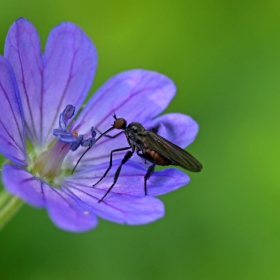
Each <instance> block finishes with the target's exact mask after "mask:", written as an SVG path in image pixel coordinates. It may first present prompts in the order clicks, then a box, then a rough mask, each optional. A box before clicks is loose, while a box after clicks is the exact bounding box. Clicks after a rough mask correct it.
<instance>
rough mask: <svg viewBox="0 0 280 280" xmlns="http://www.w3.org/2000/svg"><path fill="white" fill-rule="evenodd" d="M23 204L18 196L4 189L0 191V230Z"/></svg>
mask: <svg viewBox="0 0 280 280" xmlns="http://www.w3.org/2000/svg"><path fill="white" fill-rule="evenodd" d="M22 205H23V201H21V200H20V199H19V198H18V197H16V196H13V195H11V194H9V193H8V192H6V190H2V191H1V193H0V230H1V229H2V228H3V227H4V226H5V224H6V223H7V222H8V221H9V220H10V219H11V218H12V217H13V216H14V215H15V214H16V213H17V211H18V210H19V209H20V207H21V206H22Z"/></svg>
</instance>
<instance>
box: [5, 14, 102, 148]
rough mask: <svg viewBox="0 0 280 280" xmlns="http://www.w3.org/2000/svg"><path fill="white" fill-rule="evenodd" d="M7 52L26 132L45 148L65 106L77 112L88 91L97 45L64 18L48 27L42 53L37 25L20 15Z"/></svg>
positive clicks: (51, 137) (95, 61)
mask: <svg viewBox="0 0 280 280" xmlns="http://www.w3.org/2000/svg"><path fill="white" fill-rule="evenodd" d="M5 56H6V57H7V58H8V60H9V61H10V62H11V64H12V67H13V68H14V69H15V70H16V71H15V74H16V78H17V81H18V83H19V89H20V92H21V96H22V99H23V108H24V112H25V117H26V123H27V125H28V133H29V134H28V135H29V137H30V139H31V141H32V143H33V144H38V145H40V146H42V145H43V144H45V145H46V146H47V145H48V144H49V143H50V141H51V140H52V139H53V136H52V130H53V129H54V128H55V127H56V126H57V120H58V118H59V114H60V113H61V112H62V111H63V109H64V108H65V107H66V105H68V104H73V105H74V106H75V107H76V109H77V110H78V109H79V107H80V106H81V104H82V103H83V101H84V99H85V97H86V95H87V92H88V90H89V88H90V86H91V83H92V79H93V76H94V73H95V69H96V65H97V55H96V51H95V48H94V46H93V44H92V42H91V41H90V39H89V38H88V37H87V36H86V35H85V34H84V33H83V31H82V30H81V29H80V28H79V27H78V26H76V25H74V24H72V23H67V22H66V23H62V24H60V25H58V26H57V27H56V28H54V29H53V30H52V31H51V33H50V35H49V38H48V41H47V45H46V49H45V54H44V56H43V57H42V56H41V49H40V42H39V36H38V34H37V31H36V29H35V28H34V26H33V25H32V24H31V23H30V22H29V21H27V20H26V19H19V20H18V21H16V22H15V23H14V24H13V25H12V26H11V28H10V30H9V32H8V35H7V38H6V44H5Z"/></svg>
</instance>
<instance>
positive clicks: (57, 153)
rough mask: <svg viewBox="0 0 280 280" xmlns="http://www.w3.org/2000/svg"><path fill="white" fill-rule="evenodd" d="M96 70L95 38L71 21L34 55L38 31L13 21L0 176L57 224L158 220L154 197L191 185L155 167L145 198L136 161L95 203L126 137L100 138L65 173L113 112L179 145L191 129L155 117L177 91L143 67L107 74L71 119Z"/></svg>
mask: <svg viewBox="0 0 280 280" xmlns="http://www.w3.org/2000/svg"><path fill="white" fill-rule="evenodd" d="M96 65H97V55H96V50H95V48H94V46H93V44H92V42H91V41H90V39H89V38H88V37H87V36H86V35H85V34H84V33H83V31H82V30H81V29H80V28H79V27H77V26H76V25H74V24H72V23H68V22H65V23H62V24H60V25H58V26H57V27H55V28H54V29H53V30H52V31H51V33H50V35H49V37H48V40H47V44H46V47H45V52H44V54H43V55H41V49H40V42H39V37H38V34H37V31H36V29H35V28H34V26H33V25H32V24H31V23H30V22H28V21H27V20H25V19H19V20H18V21H16V22H15V23H14V24H13V25H12V26H11V28H10V30H9V32H8V35H7V38H6V44H5V52H4V57H2V56H0V100H1V103H0V128H1V136H0V153H2V154H3V155H4V156H5V157H6V158H7V160H8V161H7V162H6V163H5V164H4V166H3V172H2V180H3V183H4V186H5V188H6V189H7V190H8V191H9V192H10V193H12V194H14V195H16V196H18V197H20V198H21V199H22V200H24V201H25V202H27V203H29V204H31V205H33V206H35V207H46V209H47V211H48V214H49V216H50V218H51V219H52V221H53V222H54V223H55V224H56V225H57V226H58V227H60V228H62V229H65V230H69V231H75V232H80V231H85V230H89V229H91V228H93V227H95V226H96V225H97V216H99V217H101V218H104V219H107V220H110V221H114V222H117V223H125V224H130V225H138V224H146V223H149V222H152V221H155V220H156V219H159V218H161V217H162V216H163V215H164V206H163V204H162V202H161V201H160V200H159V199H158V198H155V197H154V196H158V195H161V194H164V193H167V192H170V191H172V190H175V189H177V188H179V187H181V186H184V185H186V184H187V183H188V182H189V177H188V176H187V175H186V174H185V173H184V172H182V171H180V170H178V169H175V168H166V169H164V170H162V171H156V172H155V173H153V175H152V176H151V178H150V179H149V181H148V194H149V195H148V196H145V195H144V188H143V182H144V181H143V180H144V175H145V173H146V170H147V164H146V163H145V162H143V161H142V160H141V159H140V158H139V157H138V156H135V157H133V158H132V159H131V160H130V161H128V162H127V163H126V164H125V165H124V167H123V169H122V172H121V175H120V177H119V180H118V182H117V184H116V185H115V187H114V188H113V189H112V191H111V192H110V193H109V194H108V196H107V197H106V198H105V199H104V200H103V201H102V202H101V203H98V200H99V199H100V198H101V197H102V196H103V195H104V194H105V192H106V190H107V189H108V187H109V186H110V184H111V182H112V179H113V176H114V172H115V170H116V166H118V164H119V163H120V160H121V158H122V157H123V155H124V153H118V154H116V155H115V157H114V161H113V168H112V169H111V171H110V172H109V173H108V175H107V176H106V178H105V179H104V180H103V181H102V182H100V183H99V184H98V185H97V186H96V187H94V188H93V187H92V185H93V184H94V183H95V182H96V181H98V179H99V178H100V177H101V176H102V175H103V174H104V172H105V170H106V169H107V167H108V162H109V156H110V151H111V150H112V149H115V148H120V147H125V146H128V144H127V141H126V139H125V137H124V135H121V136H119V137H117V138H114V139H110V138H106V137H103V138H101V140H100V141H99V142H97V143H96V145H94V146H93V148H91V149H90V150H89V152H88V153H87V154H86V155H85V157H84V158H83V160H82V161H81V162H80V164H79V166H78V168H77V172H75V173H74V174H73V175H71V170H72V169H73V167H74V165H75V163H76V162H77V160H78V159H79V157H80V156H81V154H82V153H83V152H84V151H85V148H84V147H83V146H92V145H93V144H94V137H95V130H96V131H101V132H103V131H105V130H106V129H108V128H109V127H110V125H111V124H112V122H113V117H112V115H113V114H114V113H116V115H117V116H118V117H123V118H125V119H127V120H128V122H132V121H137V122H140V123H142V124H143V125H144V126H145V127H147V128H152V127H158V133H159V134H160V135H162V136H163V137H165V138H167V139H169V140H171V141H172V142H174V143H175V144H177V145H179V146H181V147H185V146H187V145H188V144H190V143H191V142H192V141H193V140H194V138H195V136H196V134H197V131H198V125H197V124H196V122H195V121H193V120H192V119H191V118H190V117H188V116H185V115H182V114H177V113H173V114H167V115H163V116H159V117H157V116H158V115H159V114H160V113H161V112H162V111H163V110H164V109H165V108H166V107H167V105H168V103H169V102H170V101H171V99H172V98H173V96H174V94H175V86H174V84H173V82H172V81H171V80H170V79H168V78H167V77H165V76H163V75H161V74H158V73H156V72H151V71H145V70H131V71H126V72H123V73H120V74H118V75H116V76H114V77H112V78H111V79H110V80H108V81H107V82H106V83H105V84H104V85H103V86H102V87H101V88H100V89H99V90H98V91H97V92H96V93H95V94H94V95H93V97H92V98H91V99H90V101H89V102H88V103H87V104H86V106H85V108H84V109H83V110H82V111H81V113H80V114H79V115H78V114H77V112H78V110H79V109H80V108H81V105H82V104H83V102H84V100H85V97H86V95H87V92H88V90H89V89H90V86H91V83H92V81H93V77H94V74H95V69H96ZM75 109H76V110H75ZM75 117H76V121H75V123H74V122H73V121H72V120H73V118H75ZM71 121H72V122H71Z"/></svg>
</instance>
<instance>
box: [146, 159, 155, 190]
mask: <svg viewBox="0 0 280 280" xmlns="http://www.w3.org/2000/svg"><path fill="white" fill-rule="evenodd" d="M155 166H156V165H155V164H154V163H153V164H152V165H150V166H149V168H148V170H147V173H146V175H145V177H144V191H145V195H147V194H148V189H147V181H148V180H149V178H150V176H151V175H152V173H153V172H154V170H155Z"/></svg>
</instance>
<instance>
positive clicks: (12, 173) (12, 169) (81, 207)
mask: <svg viewBox="0 0 280 280" xmlns="http://www.w3.org/2000/svg"><path fill="white" fill-rule="evenodd" d="M2 180H3V184H4V186H5V187H6V189H7V190H8V191H9V192H10V193H12V194H14V195H16V196H18V197H20V198H21V199H22V200H24V201H25V202H27V203H28V204H31V205H33V206H35V207H46V208H47V211H48V213H49V216H50V218H51V219H52V221H53V222H54V223H55V224H56V225H57V226H58V227H60V228H62V229H64V230H69V231H75V232H80V231H85V230H89V229H91V228H93V227H95V226H96V225H97V222H98V221H97V218H96V216H95V215H94V214H93V213H92V212H91V210H90V208H88V207H87V206H86V205H85V204H83V203H81V201H79V200H78V201H77V199H75V198H74V197H73V196H71V195H68V194H67V193H65V192H63V191H62V190H59V189H56V188H53V187H51V186H49V185H48V184H46V183H45V182H44V181H41V180H40V179H39V178H36V177H35V176H34V175H32V174H30V173H29V172H28V171H27V170H26V169H23V168H21V167H19V166H16V165H12V164H5V165H4V167H3V173H2Z"/></svg>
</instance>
